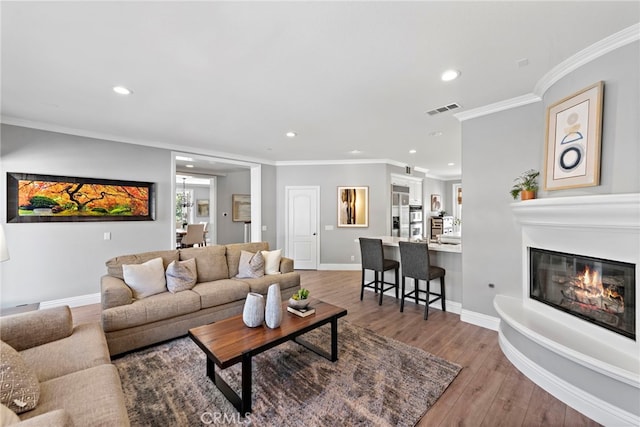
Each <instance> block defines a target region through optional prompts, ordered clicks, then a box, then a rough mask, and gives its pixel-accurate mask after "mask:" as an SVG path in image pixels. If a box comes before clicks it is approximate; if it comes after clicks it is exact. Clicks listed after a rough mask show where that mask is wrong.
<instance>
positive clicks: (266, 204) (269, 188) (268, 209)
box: [261, 165, 279, 249]
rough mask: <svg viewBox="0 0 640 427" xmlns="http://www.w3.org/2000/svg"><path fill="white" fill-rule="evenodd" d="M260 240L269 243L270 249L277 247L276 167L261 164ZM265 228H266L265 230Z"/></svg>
mask: <svg viewBox="0 0 640 427" xmlns="http://www.w3.org/2000/svg"><path fill="white" fill-rule="evenodd" d="M261 169H262V241H263V242H268V243H269V248H270V249H277V248H279V246H278V243H277V230H276V228H277V227H276V224H277V212H276V199H277V191H276V167H275V166H271V165H262V167H261ZM265 228H266V230H265Z"/></svg>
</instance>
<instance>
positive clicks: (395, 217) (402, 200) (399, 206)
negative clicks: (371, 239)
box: [391, 185, 410, 237]
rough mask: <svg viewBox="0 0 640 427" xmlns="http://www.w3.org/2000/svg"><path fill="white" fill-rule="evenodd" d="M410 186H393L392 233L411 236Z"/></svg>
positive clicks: (397, 235)
mask: <svg viewBox="0 0 640 427" xmlns="http://www.w3.org/2000/svg"><path fill="white" fill-rule="evenodd" d="M409 219H410V218H409V187H403V186H401V185H392V186H391V235H392V236H394V237H409V222H410V221H409Z"/></svg>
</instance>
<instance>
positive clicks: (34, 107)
mask: <svg viewBox="0 0 640 427" xmlns="http://www.w3.org/2000/svg"><path fill="white" fill-rule="evenodd" d="M0 7H1V19H2V29H1V31H2V33H1V35H2V63H1V67H2V69H1V71H2V120H3V122H5V123H13V124H22V125H27V126H33V127H39V128H44V129H52V130H60V131H66V132H70V133H77V134H84V135H93V136H97V137H103V138H104V137H106V138H111V139H116V140H121V141H126V142H136V143H142V144H150V145H156V146H161V147H171V148H176V149H181V150H184V151H191V152H196V153H202V154H220V153H234V154H235V156H234V157H236V158H238V157H239V156H240V157H239V158H243V159H247V160H260V161H266V162H276V161H323V160H354V159H356V160H357V159H388V160H393V161H396V162H399V163H402V164H407V165H411V166H414V167H415V166H417V167H420V168H423V169H428V170H429V173H430V174H431V175H434V176H439V177H442V178H448V177H449V178H450V177H455V176H459V175H460V171H461V168H460V162H461V149H460V124H459V122H458V121H457V119H455V118H454V117H453V113H452V112H448V113H444V114H440V115H437V116H433V117H430V116H428V115H426V114H425V112H426V111H428V110H431V109H433V108H435V107H439V106H442V105H446V104H450V103H452V102H457V103H459V104H461V105H462V108H461V109H460V110H456V111H460V112H463V111H468V110H470V109H474V108H478V107H482V106H485V105H488V104H492V103H495V102H499V101H504V100H507V99H511V98H514V97H518V96H521V95H525V94H528V93H531V92H532V91H533V89H534V87H535V85H536V83H537V82H538V81H539V80H540V79H541V78H542V77H543V76H544V75H545V74H546V73H548V72H549V71H550V70H551V69H552V68H553V67H554V66H556V65H558V64H559V63H561V62H562V61H564V60H566V59H567V58H569V57H570V56H572V55H573V54H575V53H577V52H579V51H580V50H582V49H584V48H586V47H588V46H590V45H592V44H593V43H595V42H597V41H599V40H602V39H603V38H605V37H607V36H609V35H611V34H613V33H616V32H618V31H620V30H622V29H625V28H627V27H629V26H631V25H633V24H635V23H637V22H639V21H640V12H639V9H640V3H639V2H637V1H629V2H610V1H602V2H591V1H584V2H579V1H569V2H506V1H505V2H444V1H443V2H92V1H87V2H55V1H50V2H9V1H2V3H1V6H0ZM523 58H526V59H528V62H529V64H528V65H527V66H524V67H519V66H518V65H517V61H518V60H520V59H523ZM447 68H456V69H458V70H460V71H461V72H462V75H461V77H460V78H459V79H458V80H456V81H453V82H449V83H443V82H441V81H440V74H441V73H442V72H443V71H444V70H445V69H447ZM117 84H120V85H125V86H127V87H129V88H131V89H132V90H133V91H134V94H133V95H131V96H128V97H123V96H119V95H116V94H114V93H113V92H112V91H111V88H112V86H114V85H117ZM288 130H294V131H295V132H297V133H298V136H297V137H296V138H294V139H289V138H287V137H286V136H285V132H287V131H288ZM434 132H442V136H432V135H430V134H431V133H434ZM410 149H415V150H417V153H415V154H409V150H410ZM351 150H360V151H361V153H360V154H350V153H349V151H351ZM449 162H453V163H455V165H454V166H448V165H447V164H448V163H449Z"/></svg>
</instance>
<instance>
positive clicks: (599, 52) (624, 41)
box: [453, 23, 640, 122]
mask: <svg viewBox="0 0 640 427" xmlns="http://www.w3.org/2000/svg"><path fill="white" fill-rule="evenodd" d="M637 40H640V23H638V24H634V25H632V26H630V27H628V28H625V29H624V30H622V31H618V32H617V33H615V34H612V35H610V36H609V37H606V38H604V39H602V40H600V41H599V42H596V43H594V44H592V45H591V46H588V47H586V48H585V49H583V50H581V51H580V52H578V53H576V54H574V55H572V56H570V57H569V58H567V59H566V60H564V61H562V62H561V63H560V64H558V65H556V66H555V67H553V68H552V69H551V70H550V71H549V72H548V73H547V74H545V75H544V76H542V78H541V79H540V80H539V81H538V83H536V85H535V87H534V89H533V92H532V93H529V94H526V95H522V96H518V97H515V98H511V99H507V100H504V101H499V102H495V103H493V104H489V105H485V106H483V107H478V108H474V109H472V110H468V111H462V112H459V113H456V114H454V115H453V116H454V117H455V118H456V119H458V120H459V121H461V122H463V121H465V120H469V119H475V118H476V117H482V116H486V115H489V114H493V113H497V112H499V111H504V110H509V109H512V108H516V107H521V106H523V105H527V104H532V103H534V102H539V101H541V100H542V97H543V96H544V94H545V92H546V91H547V90H548V89H549V88H550V87H551V86H553V84H554V83H556V82H557V81H558V80H560V79H561V78H563V77H565V76H567V75H568V74H569V73H571V72H573V71H575V70H577V69H578V68H580V67H582V66H583V65H585V64H587V63H589V62H591V61H593V60H595V59H597V58H599V57H601V56H603V55H606V54H607V53H609V52H612V51H614V50H616V49H619V48H621V47H623V46H626V45H628V44H630V43H633V42H635V41H637Z"/></svg>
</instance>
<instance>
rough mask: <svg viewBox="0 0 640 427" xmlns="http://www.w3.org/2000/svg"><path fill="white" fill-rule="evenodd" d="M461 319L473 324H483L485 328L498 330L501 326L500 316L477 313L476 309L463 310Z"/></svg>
mask: <svg viewBox="0 0 640 427" xmlns="http://www.w3.org/2000/svg"><path fill="white" fill-rule="evenodd" d="M460 320H462V321H463V322H466V323H471V324H472V325H477V326H482V327H483V328H485V329H491V330H492V331H497V330H498V329H499V328H500V318H499V317H493V316H488V315H486V314H482V313H477V312H475V311H469V310H464V309H463V310H462V312H461V313H460Z"/></svg>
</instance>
